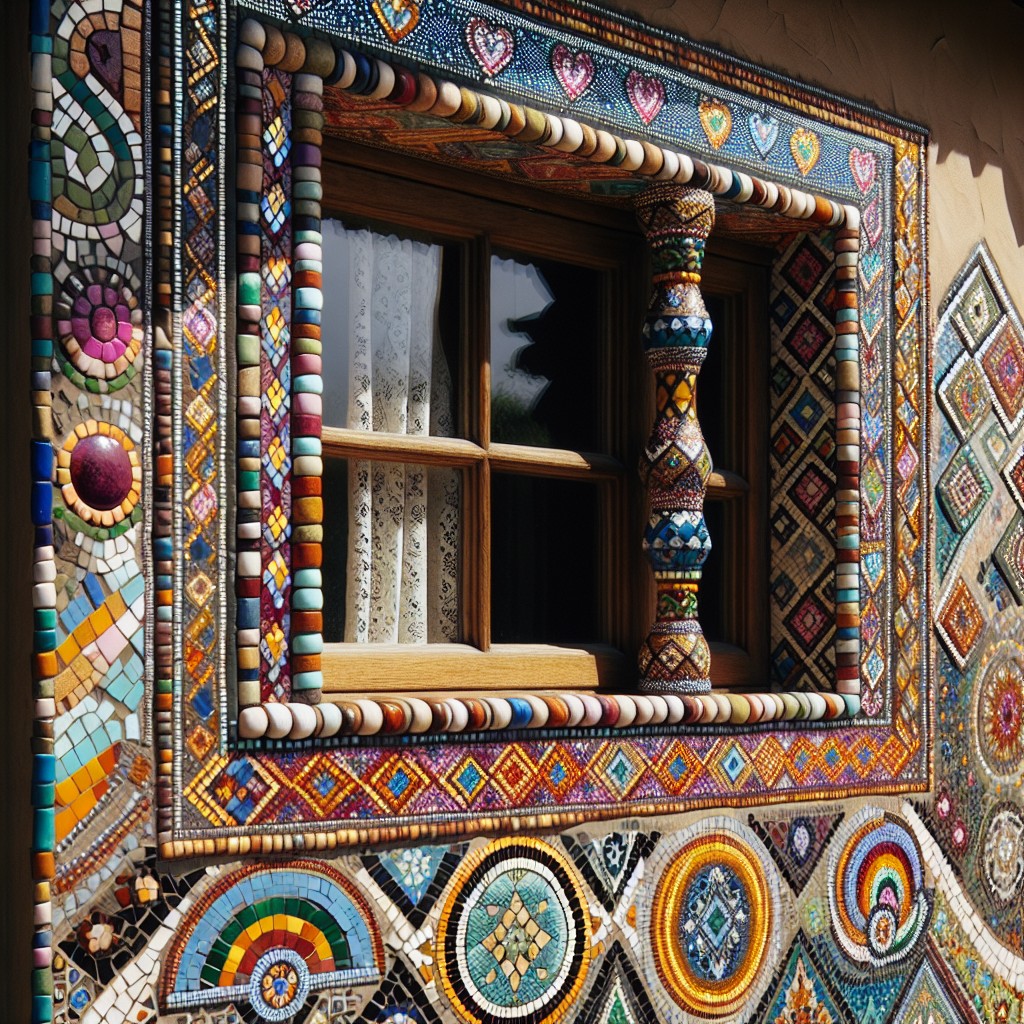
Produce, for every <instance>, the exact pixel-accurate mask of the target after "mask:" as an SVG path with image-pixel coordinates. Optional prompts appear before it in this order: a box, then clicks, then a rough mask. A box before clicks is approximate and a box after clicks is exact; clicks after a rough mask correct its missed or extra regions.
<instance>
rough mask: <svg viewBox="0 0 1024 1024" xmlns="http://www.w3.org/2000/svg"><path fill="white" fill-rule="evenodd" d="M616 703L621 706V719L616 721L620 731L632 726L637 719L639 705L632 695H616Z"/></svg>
mask: <svg viewBox="0 0 1024 1024" xmlns="http://www.w3.org/2000/svg"><path fill="white" fill-rule="evenodd" d="M615 703H616V704H618V706H619V717H618V720H617V721H616V723H615V724H616V725H617V726H618V728H620V729H625V728H626V727H627V726H630V725H632V724H633V723H634V722H635V721H636V718H637V703H636V700H635V699H634V698H633V696H632V695H631V694H618V693H617V694H616V695H615Z"/></svg>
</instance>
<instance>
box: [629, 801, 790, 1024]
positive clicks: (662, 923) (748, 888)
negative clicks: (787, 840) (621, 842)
mask: <svg viewBox="0 0 1024 1024" xmlns="http://www.w3.org/2000/svg"><path fill="white" fill-rule="evenodd" d="M677 839H678V840H680V841H679V842H677V844H673V845H672V846H671V847H670V848H669V850H668V851H667V853H666V852H662V854H661V855H660V856H659V857H656V858H654V859H653V860H652V865H651V869H652V874H653V875H654V877H656V878H657V883H656V887H655V890H654V896H653V899H652V900H651V905H650V911H649V921H648V922H647V923H648V926H649V934H650V956H651V959H652V960H653V967H654V968H655V970H656V971H657V974H658V977H659V978H660V979H661V983H662V985H663V986H664V988H665V990H666V991H667V992H668V994H669V995H670V996H671V997H672V999H673V1000H674V1001H675V1002H676V1003H677V1004H678V1005H679V1006H680V1007H682V1008H683V1009H684V1010H686V1011H689V1012H692V1013H696V1014H699V1015H701V1016H708V1017H719V1016H725V1015H727V1014H732V1013H735V1012H736V1011H737V1010H738V1009H739V1008H740V1007H741V1006H742V1005H743V1004H744V1003H746V1002H747V1001H748V1000H750V999H752V998H754V997H755V996H756V995H757V992H755V990H754V986H755V982H756V981H757V980H758V979H759V978H760V979H764V978H766V977H769V976H770V975H771V971H772V967H773V965H774V961H775V959H777V957H778V943H777V939H776V936H775V932H776V930H777V926H778V919H779V902H778V882H777V879H776V877H775V874H774V871H773V869H772V868H771V866H770V865H769V864H768V863H766V861H765V859H764V858H762V857H761V855H760V853H759V852H758V849H757V847H756V845H755V844H756V842H757V840H756V838H755V837H754V836H753V833H750V832H749V831H748V830H747V829H745V828H744V827H743V826H742V825H740V824H739V823H737V822H733V821H731V820H730V819H726V818H715V819H712V821H710V822H706V823H702V824H701V825H700V826H696V827H695V828H692V829H688V830H687V831H686V832H684V833H682V834H681V835H680V836H679V837H677ZM658 867H661V870H660V873H659V872H658V871H657V868H658Z"/></svg>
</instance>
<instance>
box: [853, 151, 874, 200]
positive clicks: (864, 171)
mask: <svg viewBox="0 0 1024 1024" xmlns="http://www.w3.org/2000/svg"><path fill="white" fill-rule="evenodd" d="M850 171H851V173H852V174H853V180H854V181H855V182H856V183H857V188H859V189H860V190H861V192H868V191H869V190H870V188H871V186H872V185H874V183H875V154H874V153H865V152H864V151H863V150H861V149H858V148H857V147H856V146H854V147H853V149H851V150H850Z"/></svg>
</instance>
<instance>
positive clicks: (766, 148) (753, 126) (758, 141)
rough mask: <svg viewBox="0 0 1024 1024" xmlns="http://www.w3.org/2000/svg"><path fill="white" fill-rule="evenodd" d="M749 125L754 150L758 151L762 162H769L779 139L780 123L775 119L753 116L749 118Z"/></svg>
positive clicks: (758, 115)
mask: <svg viewBox="0 0 1024 1024" xmlns="http://www.w3.org/2000/svg"><path fill="white" fill-rule="evenodd" d="M747 124H748V125H749V127H750V138H751V139H752V140H753V142H754V149H756V150H757V152H758V155H759V156H760V157H761V159H762V160H767V159H768V154H769V153H770V152H771V151H772V148H773V147H774V146H775V142H776V140H777V139H778V137H779V122H778V121H776V120H775V118H774V117H768V116H767V115H765V116H764V117H762V116H761V115H760V114H751V115H750V117H749V118H747Z"/></svg>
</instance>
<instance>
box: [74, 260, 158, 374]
mask: <svg viewBox="0 0 1024 1024" xmlns="http://www.w3.org/2000/svg"><path fill="white" fill-rule="evenodd" d="M137 291H138V282H137V281H134V280H128V279H126V278H125V277H124V276H122V274H120V273H118V272H117V271H115V270H110V269H107V268H105V267H85V268H83V269H82V270H80V271H79V272H78V273H77V274H75V275H73V276H69V277H68V278H67V279H66V280H65V282H64V285H63V288H62V290H61V293H60V295H59V296H58V300H57V304H56V313H57V340H58V344H59V349H60V353H61V356H62V358H61V359H60V362H61V369H62V370H63V372H64V373H65V374H66V375H67V376H68V377H69V378H71V379H72V380H75V381H76V383H80V384H84V380H79V379H78V378H79V376H80V377H81V378H85V379H88V380H92V381H98V382H99V385H98V387H96V386H95V385H94V387H96V389H97V390H100V391H116V390H117V389H118V388H120V387H123V386H124V385H125V384H127V383H128V381H130V380H131V379H132V378H133V377H134V376H135V374H136V373H137V372H138V366H137V365H136V361H137V360H138V357H139V353H140V352H141V351H142V339H143V320H142V309H141V307H140V305H139V300H138V296H137Z"/></svg>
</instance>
